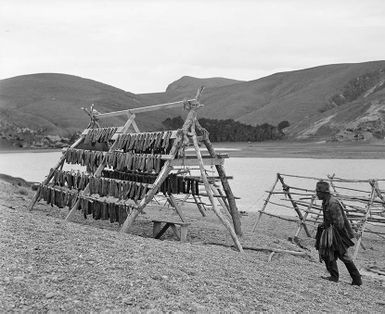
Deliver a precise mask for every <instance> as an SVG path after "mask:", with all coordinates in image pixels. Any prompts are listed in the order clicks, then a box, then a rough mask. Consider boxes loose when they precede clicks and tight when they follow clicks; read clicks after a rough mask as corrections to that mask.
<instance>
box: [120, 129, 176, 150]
mask: <svg viewBox="0 0 385 314" xmlns="http://www.w3.org/2000/svg"><path fill="white" fill-rule="evenodd" d="M171 135H172V131H164V132H150V133H128V134H121V135H119V136H118V139H117V142H118V143H117V147H118V149H123V151H125V152H130V151H135V152H136V153H152V154H168V153H169V151H170V149H171V146H172V145H171V142H172V141H171Z"/></svg>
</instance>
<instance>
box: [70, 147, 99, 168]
mask: <svg viewBox="0 0 385 314" xmlns="http://www.w3.org/2000/svg"><path fill="white" fill-rule="evenodd" d="M65 154H66V155H65V161H66V163H69V164H79V165H82V166H87V167H88V168H89V169H90V170H91V171H93V170H95V169H96V168H97V167H98V166H99V165H100V164H101V163H102V161H103V158H104V155H105V152H101V151H95V150H86V149H76V148H68V149H67V151H66V153H65Z"/></svg>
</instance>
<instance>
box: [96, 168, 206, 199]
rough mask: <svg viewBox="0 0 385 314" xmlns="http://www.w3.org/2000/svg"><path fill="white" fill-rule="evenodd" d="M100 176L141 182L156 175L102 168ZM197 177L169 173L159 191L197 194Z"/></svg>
mask: <svg viewBox="0 0 385 314" xmlns="http://www.w3.org/2000/svg"><path fill="white" fill-rule="evenodd" d="M102 177H106V178H112V179H119V180H129V181H135V182H143V183H150V184H152V183H154V182H155V180H156V178H157V176H156V175H153V174H140V173H129V172H121V171H111V170H103V172H102ZM199 182H200V180H199V179H196V178H186V177H183V176H178V175H176V174H170V175H168V176H167V178H166V179H165V180H164V182H163V183H162V184H161V186H160V188H159V191H160V192H162V193H168V194H180V193H185V194H192V195H199Z"/></svg>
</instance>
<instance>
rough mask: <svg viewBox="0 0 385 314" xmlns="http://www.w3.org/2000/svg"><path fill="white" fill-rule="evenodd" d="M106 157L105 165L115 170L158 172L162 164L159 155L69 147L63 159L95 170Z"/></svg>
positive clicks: (162, 161)
mask: <svg viewBox="0 0 385 314" xmlns="http://www.w3.org/2000/svg"><path fill="white" fill-rule="evenodd" d="M104 157H106V159H105V161H106V166H109V167H112V168H113V169H116V170H125V171H127V170H136V171H141V172H148V173H151V172H155V173H159V172H160V170H161V169H162V166H163V164H164V162H165V161H164V160H162V157H161V155H152V154H135V153H121V152H117V151H114V152H102V151H93V150H84V149H76V148H69V149H67V151H66V156H65V161H66V162H67V163H70V164H80V165H82V166H87V167H88V169H90V170H91V171H93V170H95V169H96V168H97V167H98V166H99V165H100V164H101V163H102V161H103V158H104Z"/></svg>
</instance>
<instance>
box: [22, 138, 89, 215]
mask: <svg viewBox="0 0 385 314" xmlns="http://www.w3.org/2000/svg"><path fill="white" fill-rule="evenodd" d="M83 140H84V135H81V136H80V137H79V138H78V139H77V141H76V142H75V143H73V144H72V145H71V146H70V148H76V147H77V146H78V145H79V144H80V143H81V142H82V141H83ZM65 159H66V152H63V155H62V156H61V157H60V160H59V162H58V163H57V164H56V166H55V167H54V168H52V169H51V171H50V172H49V174H48V176H47V178H45V179H44V181H43V182H42V183H41V185H40V186H39V188H38V189H37V191H36V194H35V196H34V197H33V199H32V201H31V204H30V205H29V208H28V209H29V210H32V209H33V206H35V204H36V202H37V199H38V198H39V194H40V190H41V186H42V185H46V184H48V183H49V181H51V179H52V177H53V174H54V171H55V170H56V169H59V168H61V167H63V164H64V161H65Z"/></svg>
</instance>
